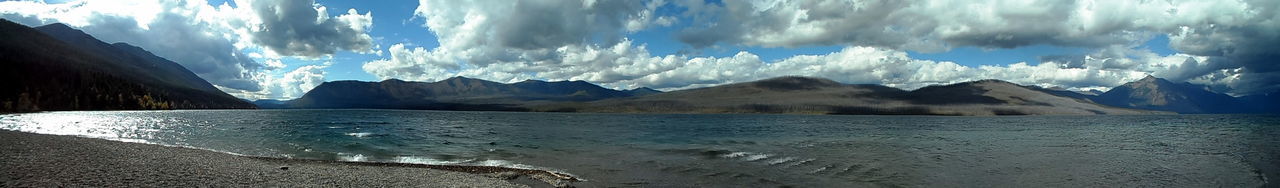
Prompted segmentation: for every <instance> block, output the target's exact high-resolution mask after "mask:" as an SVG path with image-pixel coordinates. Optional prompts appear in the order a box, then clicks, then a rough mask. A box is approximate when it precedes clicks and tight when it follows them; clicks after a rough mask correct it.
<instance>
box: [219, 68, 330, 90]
mask: <svg viewBox="0 0 1280 188" xmlns="http://www.w3.org/2000/svg"><path fill="white" fill-rule="evenodd" d="M332 65H333V64H332V62H325V63H324V64H318V65H304V66H301V67H298V68H296V69H293V70H292V71H288V72H286V73H284V74H283V75H282V76H279V77H275V76H271V75H269V74H267V73H259V74H258V75H256V76H255V78H256V79H257V80H258V82H257V83H260V84H261V87H262V88H263V89H262V90H259V91H246V90H237V89H227V88H221V89H222V90H224V91H227V93H228V94H231V95H232V96H236V97H240V98H246V99H294V98H298V97H302V95H304V94H306V93H307V91H311V89H312V88H315V87H316V86H319V85H320V84H321V83H324V78H325V74H327V72H325V71H324V69H325V68H328V67H329V66H332Z"/></svg>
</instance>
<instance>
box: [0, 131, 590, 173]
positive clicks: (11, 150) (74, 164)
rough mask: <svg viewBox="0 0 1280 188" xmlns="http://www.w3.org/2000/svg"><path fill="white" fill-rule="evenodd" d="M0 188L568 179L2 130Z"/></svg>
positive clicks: (499, 169) (504, 170)
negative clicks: (295, 156)
mask: <svg viewBox="0 0 1280 188" xmlns="http://www.w3.org/2000/svg"><path fill="white" fill-rule="evenodd" d="M0 166H4V168H0V186H4V187H8V186H14V187H28V186H35V187H46V186H56V187H65V186H71V187H78V186H112V187H115V186H123V187H138V186H143V187H169V186H210V185H214V186H255V187H257V186H268V187H282V186H283V187H299V186H341V187H352V186H362V187H363V186H376V187H566V186H571V184H570V183H573V182H577V181H580V180H579V179H577V178H575V177H572V176H568V175H565V174H560V173H555V172H550V171H543V170H530V169H516V168H506V167H492V166H455V165H428V164H411V163H387V162H350V161H328V160H313V159H287V158H271V157H257V156H241V155H234V154H229V153H221V152H215V151H209V150H202V149H195V148H186V147H172V146H163V145H154V144H144V143H131V142H122V141H114V140H106V139H98V138H85V137H77V136H69V135H47V134H38V133H27V132H18V131H11V130H0Z"/></svg>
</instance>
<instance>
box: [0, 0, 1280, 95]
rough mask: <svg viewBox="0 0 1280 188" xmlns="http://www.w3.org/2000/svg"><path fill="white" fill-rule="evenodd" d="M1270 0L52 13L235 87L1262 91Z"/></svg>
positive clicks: (118, 1)
mask: <svg viewBox="0 0 1280 188" xmlns="http://www.w3.org/2000/svg"><path fill="white" fill-rule="evenodd" d="M1277 9H1280V1H1275V0H1217V1H1199V0H1158V1H1103V0H974V1H949V0H937V1H930V0H922V1H863V0H800V1H788V0H751V1H748V0H744V1H731V0H724V1H702V0H651V1H621V0H618V1H615V0H474V1H456V0H419V1H407V0H388V1H354V0H350V1H349V0H209V1H206V0H93V1H87V0H85V1H81V0H59V1H52V0H49V1H39V0H36V1H3V2H0V18H3V19H8V20H11V21H14V22H17V23H21V24H24V25H28V26H33V27H34V26H40V25H44V24H50V23H56V22H59V23H65V24H68V25H71V26H73V27H76V28H78V29H81V30H84V31H85V32H86V33H89V34H91V35H94V36H95V37H97V38H99V39H101V40H104V41H107V42H126V43H130V44H134V45H136V46H140V47H143V48H144V49H147V50H149V51H151V52H153V53H155V54H156V55H159V56H161V57H164V58H166V59H170V60H173V61H175V62H177V63H179V64H182V65H183V66H185V67H187V68H188V69H190V70H192V71H193V72H195V73H196V74H197V75H199V76H200V77H202V78H204V79H206V80H208V81H209V82H210V83H212V84H214V85H215V86H217V87H218V88H219V89H221V90H223V91H226V92H227V93H230V94H232V95H235V96H237V97H241V98H246V99H292V98H297V97H300V96H302V95H303V94H305V92H306V91H308V90H310V89H311V88H314V87H315V86H317V85H319V84H321V83H323V82H325V81H336V80H363V81H380V80H385V79H401V80H409V81H436V80H442V79H447V78H450V77H455V76H465V77H470V78H480V79H486V80H491V81H497V82H518V81H523V80H527V79H536V80H548V81H559V80H584V81H588V82H592V83H596V84H599V85H601V86H604V87H607V88H614V89H632V88H638V87H650V88H655V89H659V90H666V91H671V90H679V89H688V88H697V87H707V86H715V85H720V84H727V83H736V82H745V81H753V80H759V79H765V78H770V77H777V76H792V75H794V76H812V77H822V78H828V79H832V80H835V81H839V82H843V83H849V84H883V85H887V86H892V87H898V88H902V89H916V88H920V87H924V86H928V85H935V84H950V83H958V82H965V81H973V80H982V79H1000V80H1006V81H1010V82H1014V83H1018V84H1024V85H1036V86H1042V87H1060V88H1065V89H1070V90H1077V91H1085V90H1103V91H1105V90H1107V89H1108V88H1112V87H1116V86H1119V85H1122V84H1124V83H1127V82H1130V81H1135V80H1138V79H1141V78H1143V77H1145V76H1147V75H1152V76H1156V77H1160V78H1165V79H1169V80H1171V81H1175V82H1190V83H1194V84H1201V85H1205V86H1208V87H1207V88H1206V89H1210V90H1214V91H1217V92H1223V93H1227V94H1231V95H1235V96H1244V95H1253V94H1264V93H1273V92H1277V90H1280V62H1277V60H1276V59H1280V50H1277V49H1280V48H1274V47H1273V46H1274V45H1275V44H1280V14H1278V13H1277V12H1280V10H1277Z"/></svg>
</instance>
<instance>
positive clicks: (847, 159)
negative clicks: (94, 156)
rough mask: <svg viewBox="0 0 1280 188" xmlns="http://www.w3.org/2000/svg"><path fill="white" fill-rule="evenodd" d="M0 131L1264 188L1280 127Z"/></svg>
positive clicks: (588, 175) (555, 118)
mask: <svg viewBox="0 0 1280 188" xmlns="http://www.w3.org/2000/svg"><path fill="white" fill-rule="evenodd" d="M0 128H2V129H8V130H18V131H24V132H35V133H46V134H62V135H79V136H86V137H95V138H106V139H113V140H122V141H131V142H144V143H153V144H163V145H174V146H185V147H194V148H203V149H209V150H215V151H222V152H229V153H236V154H242V155H254V156H271V157H288V158H307V159H326V160H345V161H383V162H405V163H425V164H457V165H491V166H507V167H518V168H534V169H546V170H554V171H559V172H565V173H569V174H573V175H575V176H578V177H581V178H584V179H587V180H588V181H587V182H582V183H580V184H577V185H579V186H586V187H595V186H622V187H626V186H642V187H701V186H713V187H741V186H751V187H772V186H800V187H848V186H869V187H898V186H906V187H937V186H947V187H951V186H963V187H989V186H997V187H1045V186H1049V187H1081V186H1090V187H1099V186H1101V187H1112V186H1123V187H1257V186H1277V185H1276V184H1275V183H1269V182H1274V181H1280V180H1276V178H1277V176H1276V175H1277V167H1280V162H1278V160H1277V159H1276V157H1277V156H1280V117H1277V116H1267V115H1152V116H1018V117H934V116H821V115H758V114H719V115H715V114H704V115H691V114H679V115H661V114H586V113H513V112H442V111H399V110H197V111H111V112H49V113H34V114H11V115H3V116H0Z"/></svg>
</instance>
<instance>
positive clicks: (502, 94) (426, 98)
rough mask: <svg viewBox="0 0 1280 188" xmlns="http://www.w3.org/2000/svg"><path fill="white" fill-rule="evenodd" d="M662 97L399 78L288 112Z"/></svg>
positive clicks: (517, 106) (570, 84) (356, 85)
mask: <svg viewBox="0 0 1280 188" xmlns="http://www.w3.org/2000/svg"><path fill="white" fill-rule="evenodd" d="M659 92H660V91H657V90H653V89H649V88H639V89H635V90H626V91H619V90H612V89H607V88H603V87H600V86H598V85H595V84H591V83H587V82H584V81H559V82H546V81H538V80H526V81H523V82H516V83H511V84H503V83H498V82H493V81H487V80H481V79H472V78H466V77H453V78H449V79H445V80H442V81H439V82H408V81H402V80H396V79H391V80H385V81H382V82H361V81H334V82H325V83H323V84H320V85H319V86H316V88H314V89H311V91H309V92H307V93H306V94H305V95H303V96H302V97H301V98H298V99H295V100H291V101H288V102H287V104H285V105H284V107H286V108H394V109H427V110H504V111H525V110H526V109H527V108H526V107H527V106H529V105H535V104H545V103H555V102H569V101H595V100H601V99H608V98H621V97H634V96H644V95H649V94H653V93H659ZM257 103H258V104H260V105H266V106H272V107H279V106H280V105H272V104H271V101H257Z"/></svg>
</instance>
